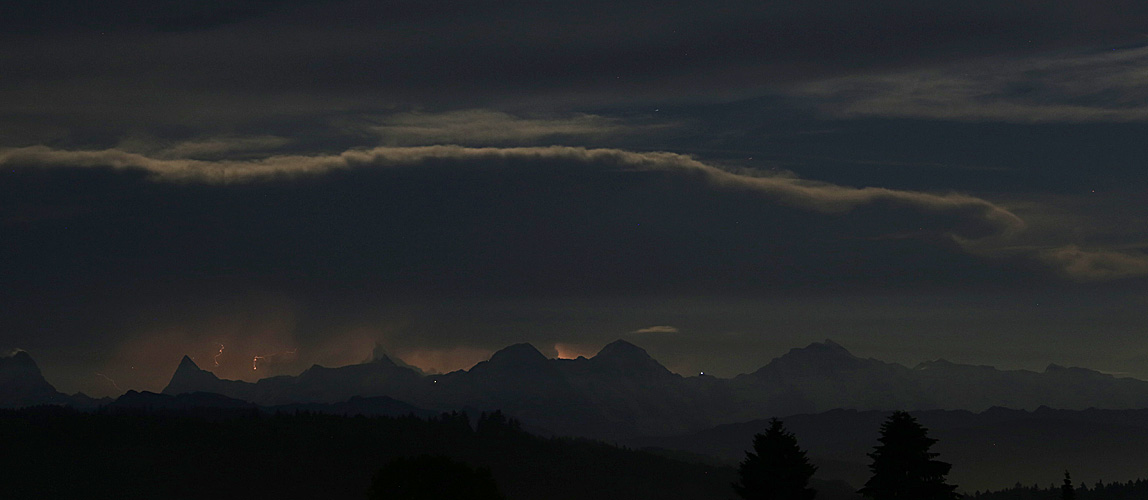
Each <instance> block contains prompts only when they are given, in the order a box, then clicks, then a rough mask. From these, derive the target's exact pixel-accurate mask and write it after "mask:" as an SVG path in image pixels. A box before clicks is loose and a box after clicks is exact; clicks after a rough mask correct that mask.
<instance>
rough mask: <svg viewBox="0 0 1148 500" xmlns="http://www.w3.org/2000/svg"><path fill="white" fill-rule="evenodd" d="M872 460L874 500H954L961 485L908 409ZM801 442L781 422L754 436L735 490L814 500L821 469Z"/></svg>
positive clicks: (770, 499)
mask: <svg viewBox="0 0 1148 500" xmlns="http://www.w3.org/2000/svg"><path fill="white" fill-rule="evenodd" d="M877 441H878V442H879V443H880V444H879V445H877V446H876V447H875V448H874V450H873V453H870V454H869V458H871V459H872V460H873V462H872V463H871V464H870V465H869V470H870V471H871V472H872V473H873V475H872V477H870V478H869V480H868V481H867V482H866V483H865V486H864V487H862V488H861V489H860V490H858V493H860V494H861V495H864V496H865V497H866V498H871V499H873V500H954V499H956V498H960V495H957V494H956V493H955V490H956V488H957V487H956V485H951V484H948V483H947V482H946V481H945V476H946V475H947V474H948V473H949V469H951V468H952V465H951V464H948V463H945V462H941V461H939V460H936V457H937V454H936V453H932V452H930V451H929V449H930V448H931V447H932V446H933V444H935V443H936V442H937V440H936V439H933V438H930V437H929V436H928V429H926V428H925V427H924V426H922V425H921V424H920V423H918V422H917V419H915V418H913V416H912V415H909V414H908V413H906V412H903V411H897V412H893V415H891V416H890V417H889V419H888V420H886V421H885V423H883V424H882V425H881V437H880V438H878V440H877ZM805 453H806V452H805V451H804V450H802V449H801V448H800V447H799V446H798V445H797V438H796V436H794V435H793V434H792V433H790V432H789V431H787V430H785V426H784V425H783V424H782V422H781V421H780V420H778V419H776V418H774V419H771V420H770V422H769V429H768V430H767V431H766V432H765V433H764V434H757V435H755V436H754V438H753V451H747V452H746V458H745V460H744V461H742V463H741V465H740V467H739V468H738V481H737V482H736V483H734V484H733V488H734V491H736V492H737V494H738V495H739V496H741V497H742V498H744V499H746V500H813V498H814V497H816V495H817V492H816V491H815V490H814V489H813V488H810V487H809V480H810V479H811V478H812V477H813V474H814V473H815V472H817V467H816V466H814V465H812V464H811V463H809V459H808V458H807V457H806V456H805Z"/></svg>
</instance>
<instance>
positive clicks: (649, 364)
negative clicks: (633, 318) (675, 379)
mask: <svg viewBox="0 0 1148 500" xmlns="http://www.w3.org/2000/svg"><path fill="white" fill-rule="evenodd" d="M590 361H591V363H593V364H594V365H595V366H598V367H601V368H603V369H607V370H613V371H621V372H624V373H627V374H630V375H634V374H638V373H647V374H669V373H670V371H669V370H667V369H666V367H664V366H662V364H661V363H658V361H657V360H655V359H654V358H653V357H651V356H650V353H648V352H646V350H645V349H642V348H641V347H638V346H636V345H634V344H631V343H629V342H626V341H625V340H615V341H613V342H611V343H609V344H606V346H605V347H603V348H602V350H601V351H598V354H596V355H595V356H594V357H593V358H590Z"/></svg>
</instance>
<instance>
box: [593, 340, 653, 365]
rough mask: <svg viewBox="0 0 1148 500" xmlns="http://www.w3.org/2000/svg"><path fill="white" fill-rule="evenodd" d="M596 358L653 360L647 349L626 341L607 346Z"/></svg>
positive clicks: (616, 341) (614, 342)
mask: <svg viewBox="0 0 1148 500" xmlns="http://www.w3.org/2000/svg"><path fill="white" fill-rule="evenodd" d="M594 358H595V359H597V358H603V359H605V358H617V359H641V360H646V359H653V358H651V357H650V354H649V353H648V352H646V350H645V349H642V348H641V347H638V346H636V345H634V344H631V343H629V342H626V341H625V340H621V339H618V340H615V341H613V342H610V343H609V344H606V346H605V347H603V348H602V350H600V351H598V354H596V355H594Z"/></svg>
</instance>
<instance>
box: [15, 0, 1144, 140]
mask: <svg viewBox="0 0 1148 500" xmlns="http://www.w3.org/2000/svg"><path fill="white" fill-rule="evenodd" d="M9 12H14V13H16V15H6V16H5V20H4V21H3V23H4V25H3V28H7V29H0V32H3V33H4V34H3V35H0V40H2V41H3V43H2V44H0V47H2V48H0V61H2V62H3V66H4V67H5V74H4V78H3V80H2V81H0V102H3V103H4V104H3V105H2V106H0V113H2V114H3V115H4V117H5V120H6V121H13V120H20V121H23V122H27V123H32V124H37V126H41V127H47V126H48V124H54V125H55V126H70V127H73V128H75V127H82V126H87V127H89V128H90V127H94V126H95V123H93V122H96V121H100V122H101V123H102V127H104V128H105V129H118V130H119V131H120V132H121V133H122V132H126V131H131V130H132V129H133V128H148V127H149V126H158V125H165V126H169V127H170V126H173V125H179V126H184V127H186V126H191V127H207V128H210V127H216V128H222V129H226V127H228V126H235V124H237V123H247V124H250V123H252V122H258V123H267V122H269V121H274V120H279V121H282V120H284V119H290V118H298V117H300V116H331V115H340V114H343V113H348V112H378V111H380V110H388V109H391V108H393V107H395V106H399V107H410V106H414V107H425V108H427V109H432V110H438V109H458V108H473V107H475V106H476V105H478V106H482V107H489V106H487V105H488V104H493V103H497V104H498V107H502V108H507V109H513V108H515V107H526V108H536V109H562V108H564V107H569V105H570V104H571V103H581V106H583V107H585V106H587V105H600V104H603V103H622V102H632V101H633V100H634V99H640V100H646V101H650V100H708V101H712V100H715V99H725V98H729V97H731V96H736V95H746V94H747V93H756V92H760V91H761V89H763V88H775V87H777V86H788V85H792V84H795V83H798V82H804V81H809V80H811V79H820V78H825V77H832V76H842V75H849V74H856V73H862V74H866V73H872V72H874V71H878V70H880V69H895V68H904V67H912V66H916V65H920V64H921V63H922V62H924V61H927V62H928V64H930V65H935V64H937V63H939V62H941V61H945V60H961V59H969V58H975V57H979V56H985V55H994V54H1002V53H1007V54H1018V53H1019V54H1024V53H1038V52H1040V51H1045V50H1049V49H1053V48H1057V47H1062V46H1070V45H1072V44H1079V43H1087V44H1103V43H1111V42H1123V41H1127V40H1130V39H1133V38H1135V37H1136V36H1138V35H1137V30H1139V27H1140V26H1141V25H1142V22H1141V21H1142V20H1143V19H1144V18H1145V15H1146V13H1148V7H1145V6H1144V5H1142V4H1141V3H1139V2H1128V1H1108V2H1092V3H1085V2H1075V1H1072V2H1070V1H1058V2H1035V1H1031V2H1030V1H1024V2H983V3H982V2H976V3H956V4H955V3H951V2H909V1H901V0H896V1H890V0H886V1H879V2H864V3H860V4H859V3H857V2H847V1H843V0H820V1H815V2H801V3H793V2H760V1H754V2H750V1H736V2H721V3H718V4H714V3H712V2H685V3H682V2H677V3H672V4H666V3H664V2H361V1H348V2H302V1H300V2H257V1H249V2H209V3H203V4H201V3H199V2H196V3H194V4H188V3H186V2H179V3H176V2H166V1H165V2H158V3H157V2H137V1H115V2H100V3H99V4H91V3H90V2H87V3H84V2H49V3H47V4H45V3H42V2H36V3H30V2H18V3H17V4H16V6H15V7H13V8H11V9H10V10H9ZM1115 12H1119V15H1115V14H1113V13H1115ZM48 118H51V119H52V120H49V119H48ZM49 132H50V131H42V132H41V133H49ZM29 133H30V132H29ZM29 140H32V139H29ZM9 141H10V142H9V143H10V144H17V143H16V142H12V141H13V140H12V139H10V140H9Z"/></svg>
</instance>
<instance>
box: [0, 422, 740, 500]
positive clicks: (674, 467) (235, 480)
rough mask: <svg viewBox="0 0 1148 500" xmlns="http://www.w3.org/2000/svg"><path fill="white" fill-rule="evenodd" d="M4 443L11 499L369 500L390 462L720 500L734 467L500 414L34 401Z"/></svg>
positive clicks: (612, 492)
mask: <svg viewBox="0 0 1148 500" xmlns="http://www.w3.org/2000/svg"><path fill="white" fill-rule="evenodd" d="M0 443H3V444H2V445H0V449H2V450H3V451H2V452H0V477H3V478H4V480H3V481H0V498H5V499H7V498H13V499H16V498H36V499H54V498H116V499H137V498H139V499H144V498H147V499H150V498H169V499H200V498H268V499H275V500H282V499H314V498H329V499H358V500H362V499H364V498H369V494H370V493H369V492H370V491H371V489H372V477H373V476H374V477H378V474H379V473H380V471H381V470H383V469H384V468H386V467H388V464H390V466H391V467H392V468H394V467H398V468H399V469H400V471H401V469H402V467H403V465H402V464H401V463H398V464H396V461H397V460H400V459H404V458H405V459H407V460H415V459H417V460H437V461H438V462H430V463H439V464H440V465H441V464H445V463H448V462H444V461H443V460H442V457H445V459H446V460H448V461H449V462H450V463H456V464H465V466H466V467H469V468H471V469H473V470H474V471H475V474H477V475H479V476H481V475H482V474H483V473H482V470H487V471H489V474H490V478H491V479H493V481H494V482H495V483H496V484H497V488H498V492H499V493H500V494H501V495H504V496H505V497H506V498H511V499H515V500H534V499H538V500H543V499H554V500H576V499H577V500H581V499H587V498H593V499H596V500H611V499H619V500H621V499H633V498H665V499H681V500H687V499H698V500H707V499H713V500H724V499H725V498H727V497H728V496H729V494H730V491H729V484H730V483H731V482H733V481H734V479H735V478H736V472H735V471H734V470H733V469H732V468H729V467H717V466H709V465H701V464H691V463H685V462H681V461H677V460H672V459H669V458H666V457H662V456H658V455H655V454H652V453H648V452H642V451H635V450H629V449H626V448H621V447H618V446H614V445H610V444H606V443H602V442H599V441H592V440H588V439H577V438H546V437H540V436H536V435H533V434H530V433H527V432H525V431H524V430H522V428H521V425H520V424H519V423H518V421H516V420H514V419H511V418H508V417H507V416H505V415H503V414H502V413H501V412H493V413H486V414H480V415H479V416H478V417H477V418H476V417H474V416H473V414H471V415H468V414H466V413H446V414H442V415H440V416H439V417H435V418H430V419H425V418H418V417H413V416H407V417H365V416H342V415H329V414H319V413H309V412H302V411H301V412H293V413H278V414H276V413H265V412H260V411H255V410H249V409H241V410H240V409H236V410H212V409H204V408H200V409H196V410H193V411H174V410H172V411H150V410H131V411H112V410H104V411H98V412H93V413H85V412H80V411H75V410H71V409H68V408H63V407H39V408H27V409H21V410H0ZM419 457H422V458H419ZM435 457H439V458H435ZM418 463H419V462H417V461H416V463H415V465H418ZM409 465H410V464H409V463H408V464H407V466H408V467H409ZM424 465H425V463H424ZM443 467H446V468H450V467H452V466H450V465H443ZM455 472H456V473H459V474H465V473H460V472H458V470H457V469H456V470H455ZM449 474H451V473H450V472H449V471H448V475H449ZM455 475H458V474H455ZM384 483H388V482H386V481H384ZM392 497H393V495H392V496H389V497H388V498H392ZM393 498H401V497H393ZM413 498H418V497H413ZM438 498H443V497H438ZM446 498H449V497H446Z"/></svg>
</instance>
